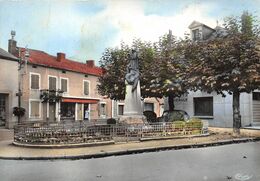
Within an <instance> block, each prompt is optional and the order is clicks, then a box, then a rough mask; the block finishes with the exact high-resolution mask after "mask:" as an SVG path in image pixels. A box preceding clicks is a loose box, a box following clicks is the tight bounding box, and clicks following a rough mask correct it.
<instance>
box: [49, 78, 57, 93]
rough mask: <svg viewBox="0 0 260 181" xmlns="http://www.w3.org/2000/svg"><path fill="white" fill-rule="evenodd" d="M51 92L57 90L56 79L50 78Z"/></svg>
mask: <svg viewBox="0 0 260 181" xmlns="http://www.w3.org/2000/svg"><path fill="white" fill-rule="evenodd" d="M49 90H56V78H55V77H49Z"/></svg>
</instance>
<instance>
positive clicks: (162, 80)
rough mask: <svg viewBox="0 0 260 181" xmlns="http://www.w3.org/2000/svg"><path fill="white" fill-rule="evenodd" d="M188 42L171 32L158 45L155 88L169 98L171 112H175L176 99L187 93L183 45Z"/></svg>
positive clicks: (153, 81)
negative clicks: (178, 38)
mask: <svg viewBox="0 0 260 181" xmlns="http://www.w3.org/2000/svg"><path fill="white" fill-rule="evenodd" d="M185 42H186V40H177V38H176V37H174V36H173V35H172V32H171V30H170V31H169V33H168V34H165V35H164V36H162V37H161V38H160V40H159V42H158V43H157V52H158V55H157V61H158V63H157V76H156V79H154V80H152V83H153V86H154V85H156V86H155V87H156V91H157V92H158V93H159V95H161V96H165V97H167V98H168V105H169V111H172V110H174V98H176V97H180V96H181V95H183V94H184V93H186V92H187V88H188V86H187V82H186V74H185V72H186V69H187V64H186V62H185V61H184V57H183V50H184V49H183V47H184V46H183V45H185Z"/></svg>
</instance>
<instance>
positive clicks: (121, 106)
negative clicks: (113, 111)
mask: <svg viewBox="0 0 260 181" xmlns="http://www.w3.org/2000/svg"><path fill="white" fill-rule="evenodd" d="M118 115H119V116H122V115H124V105H118Z"/></svg>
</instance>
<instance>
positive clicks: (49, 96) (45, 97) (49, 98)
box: [40, 89, 63, 103]
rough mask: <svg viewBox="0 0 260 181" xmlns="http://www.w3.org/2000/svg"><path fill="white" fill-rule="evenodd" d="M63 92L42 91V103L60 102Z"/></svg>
mask: <svg viewBox="0 0 260 181" xmlns="http://www.w3.org/2000/svg"><path fill="white" fill-rule="evenodd" d="M62 94H63V91H61V90H49V89H42V90H40V99H41V100H42V102H53V103H54V102H59V101H60V100H61V98H62Z"/></svg>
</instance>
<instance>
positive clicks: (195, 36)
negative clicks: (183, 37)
mask: <svg viewBox="0 0 260 181" xmlns="http://www.w3.org/2000/svg"><path fill="white" fill-rule="evenodd" d="M192 38H193V40H194V41H196V40H199V39H200V33H199V29H195V30H192Z"/></svg>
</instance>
